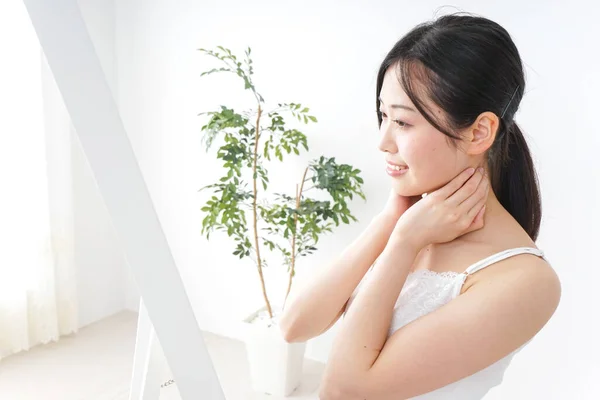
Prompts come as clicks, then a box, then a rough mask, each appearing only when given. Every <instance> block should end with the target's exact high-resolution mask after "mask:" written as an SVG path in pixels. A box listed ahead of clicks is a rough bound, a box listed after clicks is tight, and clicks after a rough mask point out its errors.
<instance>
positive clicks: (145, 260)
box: [23, 0, 224, 400]
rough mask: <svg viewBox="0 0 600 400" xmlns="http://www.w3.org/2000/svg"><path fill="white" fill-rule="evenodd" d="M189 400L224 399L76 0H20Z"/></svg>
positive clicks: (185, 398)
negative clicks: (25, 9)
mask: <svg viewBox="0 0 600 400" xmlns="http://www.w3.org/2000/svg"><path fill="white" fill-rule="evenodd" d="M23 1H24V3H25V6H26V7H27V10H28V12H29V16H30V18H31V20H32V22H33V26H34V28H35V30H36V32H37V36H38V38H39V41H40V44H41V46H42V48H43V50H44V53H45V55H46V58H47V60H48V64H49V66H50V68H51V70H52V73H53V75H54V79H55V80H56V83H57V85H58V88H59V89H60V92H61V94H62V97H63V100H64V103H65V105H66V107H67V109H68V111H69V115H70V117H71V121H72V123H73V125H74V127H75V129H76V131H77V134H78V136H79V140H80V142H81V145H82V147H83V150H84V152H85V154H86V156H87V159H88V162H89V164H90V166H91V168H92V171H93V173H94V176H95V179H96V182H97V184H98V187H99V189H100V192H101V194H102V196H103V198H104V202H105V204H106V207H107V209H108V212H109V214H110V216H111V218H112V222H113V224H114V227H115V229H116V232H117V234H118V236H119V238H120V241H121V243H122V245H123V250H124V252H125V255H126V257H127V260H128V263H129V265H130V267H131V269H132V271H133V274H134V277H135V280H136V282H137V284H138V287H139V290H140V293H141V296H142V299H143V303H144V304H145V305H146V307H147V310H148V315H149V317H150V320H151V321H152V325H153V326H154V329H155V331H156V335H157V337H158V339H159V341H160V344H161V346H162V348H163V351H164V354H165V356H166V358H167V361H168V363H169V366H170V368H171V371H172V372H173V375H174V378H175V380H176V382H177V386H178V389H179V392H180V394H181V396H182V398H183V399H184V400H188V399H189V400H192V399H194V400H195V399H210V400H220V399H224V395H223V392H222V389H221V386H220V384H219V381H218V379H217V375H216V373H215V371H214V368H213V366H212V363H211V360H210V357H209V355H208V352H207V350H206V347H205V346H204V342H203V338H202V335H201V331H200V327H199V326H198V323H197V321H196V318H195V316H194V313H193V310H192V307H191V305H190V302H189V299H188V297H187V295H186V292H185V288H184V286H183V282H182V281H181V277H180V275H179V272H178V270H177V268H176V266H175V263H174V260H173V257H172V255H171V252H170V249H169V247H168V244H167V241H166V238H165V236H164V233H163V231H162V228H161V226H160V223H159V220H158V218H157V215H156V212H155V210H154V206H153V204H152V201H151V199H150V196H149V193H148V190H147V187H146V185H145V183H144V180H143V176H142V174H141V171H140V169H139V166H138V164H137V161H136V158H135V156H134V153H133V150H132V148H131V144H130V142H129V139H128V137H127V134H126V132H125V128H124V127H123V123H122V121H121V118H120V115H119V112H118V109H117V106H116V104H115V102H114V99H113V97H112V93H111V91H110V88H109V85H108V83H107V81H106V78H105V76H104V74H103V71H102V68H101V66H100V60H99V59H98V57H97V55H96V53H95V50H94V46H93V45H92V41H91V39H90V37H89V34H88V31H87V29H86V26H85V23H84V21H83V18H82V15H81V12H80V10H79V7H78V5H77V0H23Z"/></svg>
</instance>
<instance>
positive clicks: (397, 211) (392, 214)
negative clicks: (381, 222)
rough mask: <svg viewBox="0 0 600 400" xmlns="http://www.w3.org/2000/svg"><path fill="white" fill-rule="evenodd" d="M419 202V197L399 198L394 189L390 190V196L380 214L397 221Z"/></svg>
mask: <svg viewBox="0 0 600 400" xmlns="http://www.w3.org/2000/svg"><path fill="white" fill-rule="evenodd" d="M419 200H421V196H411V197H405V196H400V195H398V194H397V193H396V192H395V191H394V189H392V190H390V195H389V197H388V200H387V202H386V203H385V206H384V207H383V211H382V212H381V214H383V215H384V216H386V217H387V218H391V219H393V220H394V221H397V220H398V219H399V218H400V217H401V216H402V214H404V212H405V211H406V210H408V209H409V208H410V207H412V206H413V205H414V204H415V203H416V202H417V201H419Z"/></svg>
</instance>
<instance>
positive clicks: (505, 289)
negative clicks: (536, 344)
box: [325, 258, 561, 400]
mask: <svg viewBox="0 0 600 400" xmlns="http://www.w3.org/2000/svg"><path fill="white" fill-rule="evenodd" d="M512 263H513V267H516V266H517V264H516V263H521V266H520V267H517V268H511V269H509V270H508V271H506V272H504V271H503V272H502V275H501V276H500V275H498V274H496V275H495V276H496V277H495V278H494V277H493V276H490V277H486V278H485V279H481V280H480V281H478V282H477V283H475V284H474V285H472V286H471V287H470V288H469V290H467V291H466V292H465V293H464V294H462V295H460V296H458V297H457V298H456V299H454V300H452V301H451V302H450V303H448V304H446V305H444V306H442V307H440V308H439V309H437V310H435V311H433V312H431V313H430V314H427V315H425V316H423V317H421V318H418V319H417V320H415V321H413V322H412V323H410V324H407V325H406V326H404V327H402V328H400V329H399V330H397V331H396V332H395V333H394V334H393V335H392V336H390V338H389V339H388V340H387V342H386V343H385V345H384V347H383V349H382V350H381V352H380V354H379V356H378V358H377V360H376V361H375V363H374V364H373V366H372V367H371V369H370V370H369V371H367V372H366V373H365V376H364V377H361V378H360V379H357V377H340V376H338V377H334V378H333V380H334V381H335V382H336V384H335V385H336V388H334V389H335V391H336V392H338V393H344V395H343V398H345V399H361V400H362V399H365V398H368V399H369V400H388V399H394V400H397V399H404V398H410V397H413V396H417V395H420V394H423V393H427V392H430V391H433V390H435V389H438V388H440V387H443V386H446V385H448V384H450V383H452V382H455V381H457V380H460V379H462V378H464V377H467V376H469V375H472V374H474V373H476V372H478V371H480V370H482V369H484V368H485V367H487V366H489V365H491V364H493V363H494V362H496V361H498V360H499V359H501V358H503V357H504V356H506V355H508V354H509V353H511V352H512V351H514V350H516V349H517V348H519V347H520V346H521V345H523V344H524V343H526V342H527V341H528V340H529V339H531V338H532V337H533V336H534V335H535V334H536V333H537V332H538V331H539V330H540V329H541V328H542V327H543V326H544V325H545V324H546V323H547V321H548V320H549V319H550V317H551V316H552V314H553V313H554V311H555V309H556V307H557V306H558V302H559V300H560V293H561V289H560V282H559V280H558V277H557V276H556V273H555V272H554V270H552V268H549V267H548V265H547V264H546V263H545V262H543V261H538V260H533V261H532V260H531V259H529V258H524V259H522V260H519V259H515V260H514V261H512ZM325 383H326V382H325Z"/></svg>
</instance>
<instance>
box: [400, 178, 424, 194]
mask: <svg viewBox="0 0 600 400" xmlns="http://www.w3.org/2000/svg"><path fill="white" fill-rule="evenodd" d="M392 188H393V190H394V192H395V193H396V194H397V195H398V196H402V197H414V196H419V197H421V196H422V195H423V193H425V192H424V191H423V190H420V188H418V187H414V186H411V185H407V184H406V183H404V182H398V181H394V182H393V183H392Z"/></svg>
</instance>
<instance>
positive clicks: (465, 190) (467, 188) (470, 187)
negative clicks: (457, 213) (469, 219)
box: [446, 168, 485, 211]
mask: <svg viewBox="0 0 600 400" xmlns="http://www.w3.org/2000/svg"><path fill="white" fill-rule="evenodd" d="M484 174H485V172H484V170H483V168H479V169H478V170H477V172H475V174H473V176H472V177H471V178H470V179H469V180H468V181H467V182H465V184H464V185H463V186H462V187H461V188H459V189H458V190H457V191H456V192H455V193H454V194H453V195H452V196H450V197H448V199H447V200H446V202H447V203H448V204H450V205H454V206H458V205H459V204H461V203H462V202H463V201H465V200H467V199H468V198H469V196H472V195H473V194H474V193H475V192H476V191H477V188H478V187H479V185H480V183H481V181H482V180H483V178H484ZM465 211H466V210H465Z"/></svg>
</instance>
